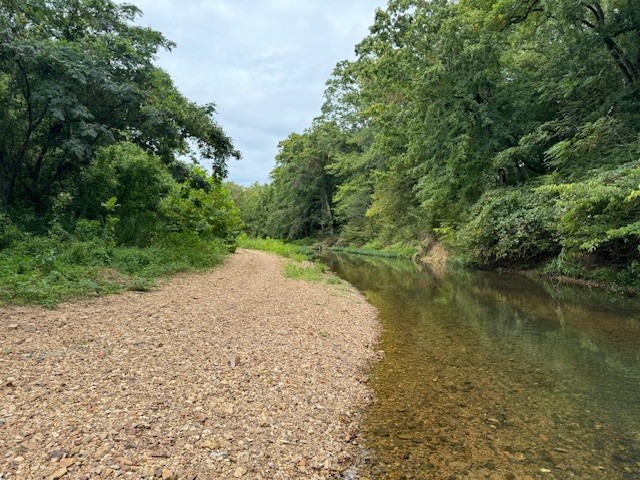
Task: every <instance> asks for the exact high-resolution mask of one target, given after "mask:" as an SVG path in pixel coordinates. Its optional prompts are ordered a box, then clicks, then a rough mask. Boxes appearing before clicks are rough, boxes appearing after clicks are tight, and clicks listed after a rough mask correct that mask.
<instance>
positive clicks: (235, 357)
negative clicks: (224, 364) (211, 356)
mask: <svg viewBox="0 0 640 480" xmlns="http://www.w3.org/2000/svg"><path fill="white" fill-rule="evenodd" d="M238 365H240V357H239V356H238V355H232V356H231V358H229V366H230V367H231V368H236V367H237V366H238Z"/></svg>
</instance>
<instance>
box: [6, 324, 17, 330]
mask: <svg viewBox="0 0 640 480" xmlns="http://www.w3.org/2000/svg"><path fill="white" fill-rule="evenodd" d="M17 329H18V325H17V324H15V323H12V324H11V325H7V330H17Z"/></svg>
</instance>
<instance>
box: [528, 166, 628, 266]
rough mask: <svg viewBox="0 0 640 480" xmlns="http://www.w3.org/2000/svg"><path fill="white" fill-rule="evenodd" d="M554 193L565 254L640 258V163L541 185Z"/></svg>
mask: <svg viewBox="0 0 640 480" xmlns="http://www.w3.org/2000/svg"><path fill="white" fill-rule="evenodd" d="M537 190H538V191H539V192H543V193H548V194H552V195H554V196H555V202H556V206H557V209H558V211H559V212H560V214H559V215H558V218H557V222H556V223H555V229H556V231H557V235H558V237H559V239H560V244H561V245H562V248H563V251H564V253H565V254H573V255H581V254H583V255H584V254H589V257H590V259H591V261H595V262H599V263H605V264H608V265H612V264H618V265H620V266H626V265H627V264H629V263H630V262H632V261H633V260H640V251H639V248H640V166H638V163H637V162H632V163H628V164H626V165H623V166H621V167H618V168H616V169H614V170H607V171H604V172H594V174H593V175H592V176H590V177H589V178H588V179H586V180H583V181H580V182H574V183H566V184H552V185H545V186H543V187H539V188H538V189H537Z"/></svg>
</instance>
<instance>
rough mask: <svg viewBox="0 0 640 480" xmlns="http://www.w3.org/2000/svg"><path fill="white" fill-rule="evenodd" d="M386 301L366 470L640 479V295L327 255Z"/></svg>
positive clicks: (395, 474)
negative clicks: (625, 294) (633, 295)
mask: <svg viewBox="0 0 640 480" xmlns="http://www.w3.org/2000/svg"><path fill="white" fill-rule="evenodd" d="M323 261H324V262H325V263H327V264H328V265H329V266H330V268H331V269H332V270H333V271H334V272H335V273H336V274H338V275H339V276H340V277H342V278H344V279H345V280H347V281H349V282H351V283H352V284H354V285H355V286H356V287H358V288H359V289H360V290H361V291H362V292H363V293H364V294H365V295H366V296H367V298H368V299H369V301H370V302H371V303H373V304H374V305H375V306H376V307H377V308H378V310H379V312H380V320H381V322H382V325H383V334H382V337H381V341H380V344H379V347H378V348H379V349H380V350H381V351H383V352H384V355H383V357H382V360H381V361H380V362H378V363H377V364H375V366H374V367H373V371H372V376H371V380H370V382H371V387H372V388H373V391H374V397H375V399H374V403H373V405H372V406H371V408H370V409H369V410H368V411H367V412H366V413H365V416H364V419H363V424H364V426H363V431H362V438H361V443H362V444H363V445H364V447H365V449H366V453H365V461H364V463H363V465H362V466H361V467H360V476H361V478H371V479H390V480H393V479H405V478H406V479H451V480H454V479H475V478H479V479H480V478H490V479H496V480H497V479H523V480H530V479H571V478H576V479H598V480H600V479H625V480H628V479H640V300H639V299H629V298H621V297H617V296H615V295H613V294H609V293H605V292H601V291H597V290H591V289H588V288H585V287H576V286H566V285H556V284H553V283H551V282H545V281H537V280H531V279H526V278H522V277H518V276H508V275H499V274H492V273H469V272H467V273H445V272H439V273H438V274H435V273H432V272H430V271H428V270H426V271H420V270H419V269H418V268H417V267H416V266H415V265H414V264H412V263H410V262H402V261H397V260H384V259H373V258H367V257H356V256H346V255H328V256H326V257H324V258H323Z"/></svg>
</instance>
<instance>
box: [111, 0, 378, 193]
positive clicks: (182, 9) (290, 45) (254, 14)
mask: <svg viewBox="0 0 640 480" xmlns="http://www.w3.org/2000/svg"><path fill="white" fill-rule="evenodd" d="M123 3H124V2H123ZM126 3H132V4H134V5H136V6H138V8H140V9H141V10H142V11H143V12H144V16H143V17H142V18H141V19H140V20H139V21H138V23H140V24H141V25H144V26H149V27H152V28H153V29H155V30H159V31H161V32H162V33H163V34H164V35H165V36H166V37H167V38H168V39H170V40H172V41H174V42H175V43H177V45H178V46H177V48H175V49H174V50H173V51H172V52H170V53H161V54H160V56H159V58H158V65H159V66H160V67H162V68H163V69H164V70H166V71H167V72H168V73H169V74H170V75H171V76H172V77H173V79H174V81H175V83H176V85H177V87H178V88H179V89H180V91H181V92H182V93H183V94H184V95H185V96H186V97H187V98H189V99H190V100H195V101H197V102H198V103H207V102H211V101H213V102H215V103H216V104H217V110H218V116H217V119H218V121H219V122H220V123H221V125H222V126H223V128H224V129H225V131H226V132H227V134H228V135H229V136H231V137H232V138H233V140H234V144H235V146H236V148H238V149H240V151H241V152H242V155H243V159H242V160H240V161H239V162H236V161H235V160H231V162H230V164H229V171H230V175H229V177H230V179H231V180H233V181H235V182H237V183H240V184H243V185H250V184H251V183H253V182H260V183H264V182H267V181H268V176H269V172H270V171H271V169H272V168H273V166H274V161H275V155H276V153H277V146H278V142H279V141H281V140H284V139H285V138H286V137H287V136H288V135H289V134H290V133H292V132H300V133H301V132H302V131H303V130H304V129H305V128H307V127H309V126H310V125H311V122H312V120H313V118H314V117H316V116H318V115H319V114H320V107H321V105H322V101H323V98H322V94H323V92H324V83H325V81H326V80H327V79H328V78H329V76H330V75H331V72H332V71H333V68H334V66H335V65H336V63H337V62H338V61H340V60H343V59H347V58H353V57H354V53H353V50H354V46H355V45H356V44H357V43H358V42H359V41H360V40H362V39H363V38H364V37H365V36H366V35H367V34H368V27H369V26H370V25H371V24H372V23H373V19H374V14H375V10H376V8H378V7H384V6H385V5H386V1H385V0H127V1H126Z"/></svg>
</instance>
